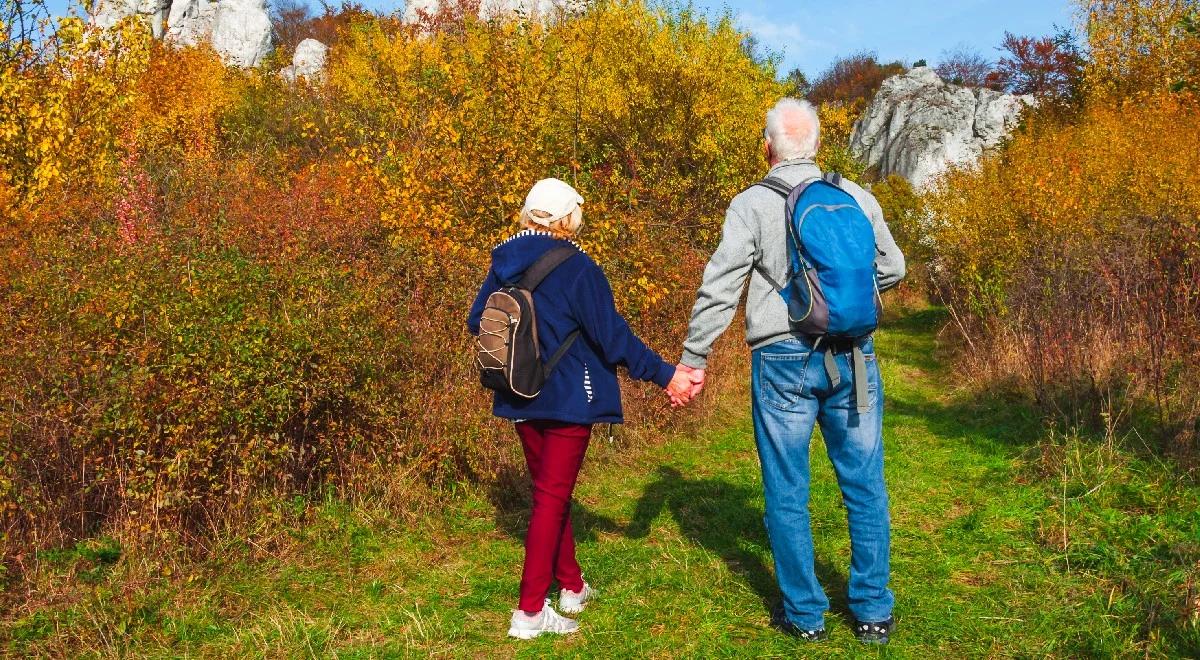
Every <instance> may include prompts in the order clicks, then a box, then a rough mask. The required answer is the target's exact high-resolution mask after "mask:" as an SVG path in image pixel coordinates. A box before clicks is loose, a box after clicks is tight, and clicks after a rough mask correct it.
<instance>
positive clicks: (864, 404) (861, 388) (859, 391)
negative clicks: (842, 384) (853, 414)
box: [854, 342, 871, 415]
mask: <svg viewBox="0 0 1200 660" xmlns="http://www.w3.org/2000/svg"><path fill="white" fill-rule="evenodd" d="M867 396H868V393H867V357H866V356H865V355H863V352H862V347H861V346H859V345H858V342H855V344H854V402H855V403H857V404H858V414H860V415H865V414H867V413H869V412H871V401H870V400H869V399H868V398H867Z"/></svg>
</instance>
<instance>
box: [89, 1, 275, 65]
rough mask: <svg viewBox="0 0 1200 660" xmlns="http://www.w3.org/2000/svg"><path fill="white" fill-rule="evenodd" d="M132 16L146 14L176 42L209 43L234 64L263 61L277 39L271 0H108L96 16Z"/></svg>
mask: <svg viewBox="0 0 1200 660" xmlns="http://www.w3.org/2000/svg"><path fill="white" fill-rule="evenodd" d="M126 16H144V17H145V18H146V20H147V22H148V23H149V25H150V29H151V31H152V32H153V34H154V36H155V37H158V38H164V39H166V40H167V41H169V42H171V43H175V44H179V45H181V46H195V45H197V44H201V43H208V44H210V45H211V46H212V47H213V49H214V50H216V51H217V54H218V55H220V56H221V59H222V60H223V61H224V62H225V63H226V64H230V65H233V66H240V67H252V66H258V65H259V64H260V63H261V62H262V60H263V58H265V57H266V56H267V55H269V54H270V52H271V47H272V43H273V34H274V32H273V30H272V28H271V18H270V16H269V14H268V13H267V3H266V0H102V1H101V3H100V4H99V6H98V7H97V11H96V13H95V14H94V15H93V16H92V22H93V23H94V24H96V25H97V26H99V27H102V28H109V27H112V26H113V25H115V24H116V23H117V22H118V21H120V20H121V19H122V18H125V17H126Z"/></svg>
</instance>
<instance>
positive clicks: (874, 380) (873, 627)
mask: <svg viewBox="0 0 1200 660" xmlns="http://www.w3.org/2000/svg"><path fill="white" fill-rule="evenodd" d="M819 144H820V121H819V119H818V118H817V113H816V111H815V110H814V108H813V106H812V105H811V104H809V103H808V102H806V101H800V100H796V99H783V100H781V101H779V103H778V104H777V105H776V106H775V107H774V109H772V110H771V111H770V112H768V113H767V122H766V131H765V144H764V150H765V155H766V157H767V160H768V161H769V162H770V165H771V169H770V172H769V175H768V179H769V180H768V181H767V182H764V183H771V182H773V183H774V184H775V185H774V188H772V187H771V186H769V185H758V184H756V185H754V186H752V187H750V188H749V189H747V190H746V191H744V192H742V193H741V194H740V195H738V196H737V197H735V198H734V199H733V202H732V203H731V204H730V205H729V210H728V212H727V213H726V216H725V226H724V229H723V233H722V236H721V244H720V246H718V247H717V250H716V252H714V253H713V255H712V258H711V259H710V260H709V262H708V266H707V267H706V268H705V270H704V283H703V284H702V285H701V287H700V290H699V292H698V293H697V296H696V304H695V307H693V309H692V319H691V324H690V327H689V329H688V337H687V341H686V342H685V343H684V351H683V359H682V360H681V362H682V364H683V365H685V366H687V367H690V368H692V369H693V370H695V371H694V373H693V375H692V379H693V382H694V383H695V387H694V391H693V392H692V394H693V395H694V394H695V393H696V392H698V391H699V389H700V388H701V387H703V384H704V369H705V367H706V366H707V356H708V354H709V351H710V350H711V347H712V345H713V342H714V341H715V340H716V339H717V337H718V336H720V334H721V333H722V332H724V331H725V329H726V328H728V327H729V323H730V321H732V319H733V315H734V311H735V309H736V308H737V304H738V300H739V298H740V297H741V293H742V288H743V286H744V285H745V283H746V278H747V277H749V278H750V289H749V293H748V298H747V301H746V342H747V343H748V344H749V345H750V349H751V351H752V360H753V363H752V376H751V378H752V382H751V392H752V398H753V403H752V407H753V415H754V435H755V441H756V444H757V445H758V454H759V459H760V462H761V464H762V475H763V488H764V490H765V496H766V518H765V522H766V527H767V533H768V535H769V536H770V539H771V549H772V552H773V553H774V557H775V573H776V578H777V579H778V581H779V588H780V590H781V591H782V592H783V612H782V613H783V619H782V620H781V621H779V622H778V623H779V624H780V625H781V626H782V628H783V629H784V630H785V631H787V632H789V633H791V634H793V635H795V636H797V637H799V638H801V639H804V640H809V641H819V640H821V639H824V638H825V637H826V633H825V622H824V620H825V611H826V610H827V609H828V607H829V600H828V599H827V598H826V596H825V592H824V591H823V590H822V588H821V585H820V584H819V583H818V582H817V576H816V574H815V572H814V570H813V542H812V530H811V528H810V526H809V511H808V496H809V479H810V474H809V462H808V456H809V441H810V438H811V436H812V430H813V425H814V423H819V424H820V425H821V433H822V435H823V437H824V439H825V448H826V451H827V452H828V454H829V459H830V461H831V462H832V463H833V467H834V470H835V471H836V473H837V480H838V485H839V487H840V488H841V491H842V497H843V500H844V501H845V504H846V510H847V513H848V518H849V523H850V547H851V560H850V580H849V602H850V611H851V613H852V614H853V615H854V618H855V619H856V621H855V625H854V632H855V635H857V636H858V638H859V639H860V640H862V641H864V642H871V643H884V644H886V643H887V641H888V635H889V634H890V632H891V629H892V627H893V625H894V619H893V618H892V604H893V596H892V592H891V590H890V589H889V588H888V561H889V519H888V497H887V489H886V487H885V485H884V480H883V437H882V430H883V383H882V381H881V379H880V376H879V366H878V363H877V362H876V360H875V355H874V347H873V341H872V339H871V338H870V337H865V338H862V339H860V340H857V341H851V342H846V341H842V342H825V341H816V340H815V338H814V337H811V336H807V335H805V334H802V333H801V332H799V331H797V330H796V329H795V328H794V327H793V324H792V323H791V321H790V320H789V317H788V306H787V303H786V301H785V298H786V296H787V294H786V287H785V285H784V283H785V282H787V281H788V276H789V272H788V271H789V263H790V261H789V260H790V255H789V253H788V252H789V250H790V248H789V243H788V237H787V223H788V221H789V219H788V218H786V217H785V203H784V198H783V197H782V196H781V195H782V194H783V193H784V192H786V188H784V189H783V190H782V191H781V190H779V188H780V187H781V186H780V180H781V181H782V182H783V183H786V184H787V185H788V186H792V187H794V186H797V185H799V184H801V183H803V182H806V181H811V180H814V179H820V178H821V177H822V172H821V170H820V169H819V168H818V167H817V165H816V163H814V162H813V157H814V156H815V155H816V153H817V148H818V146H819ZM838 185H839V186H840V187H841V188H842V189H843V190H844V191H845V192H847V193H849V194H850V195H851V196H852V197H853V198H854V200H855V201H856V202H858V205H859V206H860V207H861V209H862V211H863V212H864V213H865V214H866V216H867V217H868V218H869V219H870V223H871V226H872V228H873V229H874V234H875V246H876V253H877V254H876V259H875V276H876V284H877V285H878V288H879V290H880V291H883V290H887V289H889V288H891V287H893V286H895V285H896V284H898V283H899V282H900V280H901V278H903V277H904V257H903V255H901V254H900V250H899V248H898V247H897V246H896V242H895V240H894V239H893V238H892V235H891V232H890V231H888V228H887V225H886V224H885V223H884V218H883V211H882V209H881V208H880V206H879V202H877V201H876V200H875V198H874V197H872V196H871V194H870V193H868V192H867V191H866V190H863V189H862V188H861V187H859V186H858V185H856V184H854V183H852V182H850V181H845V180H842V181H841V182H839V184H838ZM868 260H869V257H868ZM855 348H857V349H858V351H859V352H860V353H861V356H860V358H859V359H858V360H853V359H852V358H851V355H852V354H853V353H854V349H855ZM855 362H858V364H860V365H863V366H865V369H863V371H865V372H866V373H865V391H866V396H865V399H866V401H864V400H862V399H863V398H864V395H863V394H861V393H859V394H858V395H857V396H856V394H855V391H856V384H855V377H856V376H858V377H859V378H860V379H861V378H862V377H863V376H864V374H855V373H854V372H853V369H854V363H855ZM860 384H862V381H861V380H860Z"/></svg>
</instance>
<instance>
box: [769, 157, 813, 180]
mask: <svg viewBox="0 0 1200 660" xmlns="http://www.w3.org/2000/svg"><path fill="white" fill-rule="evenodd" d="M793 165H812V166H813V167H816V166H817V163H816V161H814V160H813V159H811V158H793V159H791V160H785V161H782V162H779V163H775V164H774V165H772V166H771V169H770V171H768V172H767V175H768V176H770V175H771V174H773V173H775V172H776V171H778V170H781V169H783V168H785V167H791V166H793Z"/></svg>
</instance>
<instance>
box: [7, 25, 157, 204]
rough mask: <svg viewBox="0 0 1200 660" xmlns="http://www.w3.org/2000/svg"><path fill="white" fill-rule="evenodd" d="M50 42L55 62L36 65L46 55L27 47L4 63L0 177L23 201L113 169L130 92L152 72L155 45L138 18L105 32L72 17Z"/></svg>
mask: <svg viewBox="0 0 1200 660" xmlns="http://www.w3.org/2000/svg"><path fill="white" fill-rule="evenodd" d="M46 39H48V40H51V41H52V44H51V45H52V46H53V48H55V49H56V50H57V56H56V57H55V58H54V59H53V60H52V61H51V62H50V63H48V64H45V65H37V59H38V57H39V56H40V52H39V51H36V50H34V49H32V48H29V49H25V50H24V51H23V52H24V54H25V57H24V58H19V59H17V60H16V61H8V62H5V63H4V64H3V66H0V98H3V99H4V106H5V107H4V110H5V111H4V112H3V113H0V180H3V181H4V182H5V183H6V185H7V186H9V187H11V188H12V189H13V190H14V191H15V197H16V200H17V202H18V203H23V204H29V203H33V202H36V201H37V199H38V196H39V195H41V194H42V193H43V192H44V191H46V190H47V189H48V188H50V187H51V186H52V185H55V184H58V183H62V182H64V181H66V180H70V179H71V178H72V177H75V176H78V175H85V174H86V173H88V172H94V171H98V170H104V169H106V168H107V167H108V166H110V165H111V164H112V163H111V160H110V159H108V158H107V154H109V152H110V149H109V147H110V146H111V144H112V142H113V140H114V139H115V136H116V133H117V132H118V129H119V127H121V126H125V125H127V124H126V123H125V121H124V119H125V117H126V116H125V115H124V114H123V113H124V111H125V110H126V109H127V108H128V105H129V102H130V101H131V100H132V97H131V95H130V94H129V93H128V90H129V88H130V87H132V86H133V85H134V84H135V81H136V80H137V79H138V77H139V76H140V75H141V74H142V73H143V72H144V70H145V68H146V63H147V61H148V54H149V48H150V43H151V41H150V36H149V33H148V31H147V30H146V29H145V28H144V27H143V26H142V25H141V24H139V23H138V22H136V21H133V20H128V21H125V22H123V23H122V24H121V25H120V26H118V27H117V28H116V29H114V30H110V31H100V30H96V29H94V28H91V27H88V26H85V25H84V24H83V23H82V21H80V20H79V19H78V18H67V19H64V20H63V22H62V24H61V27H60V29H59V30H58V32H57V33H56V34H55V35H53V36H47V37H46ZM51 45H43V48H44V49H48V48H50V46H51Z"/></svg>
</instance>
